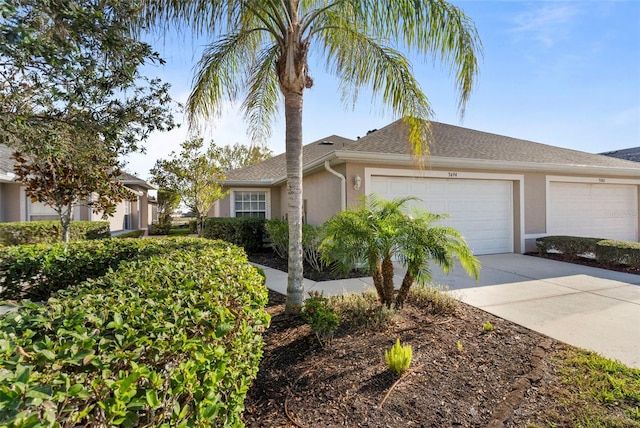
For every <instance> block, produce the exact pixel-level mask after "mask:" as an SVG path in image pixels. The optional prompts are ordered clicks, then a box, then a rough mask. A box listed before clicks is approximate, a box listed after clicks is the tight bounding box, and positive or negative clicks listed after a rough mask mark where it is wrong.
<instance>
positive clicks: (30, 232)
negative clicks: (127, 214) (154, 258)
mask: <svg viewBox="0 0 640 428" xmlns="http://www.w3.org/2000/svg"><path fill="white" fill-rule="evenodd" d="M109 236H110V230H109V222H106V221H73V222H71V227H70V229H69V240H70V241H78V240H86V239H103V238H108V237H109ZM61 237H62V235H61V231H60V222H59V221H54V220H52V221H18V222H9V223H0V243H2V244H3V245H24V244H47V243H49V244H52V243H54V242H58V241H60V239H61Z"/></svg>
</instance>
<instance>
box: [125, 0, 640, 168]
mask: <svg viewBox="0 0 640 428" xmlns="http://www.w3.org/2000/svg"><path fill="white" fill-rule="evenodd" d="M452 3H454V4H455V5H457V6H459V7H461V8H462V9H463V10H464V11H465V13H466V14H467V15H468V16H469V17H471V18H472V19H473V20H474V21H475V23H476V26H477V28H478V32H479V35H480V38H481V40H482V44H483V52H484V54H483V58H482V60H481V64H480V75H479V78H478V80H477V85H476V87H475V90H474V92H473V94H472V96H471V99H470V102H469V104H468V105H467V110H466V114H465V117H464V120H463V121H461V119H460V115H459V113H458V111H457V94H456V91H455V88H454V82H453V80H452V79H450V78H449V75H448V71H446V70H445V69H444V68H443V67H441V65H440V64H439V63H437V62H435V63H434V62H433V61H431V60H427V61H424V60H423V59H417V60H414V62H413V67H414V74H415V76H416V77H417V78H418V80H419V81H420V83H421V85H422V88H423V90H424V92H425V93H426V94H427V96H428V97H429V99H430V101H431V104H432V106H433V109H434V111H435V117H434V118H433V120H436V121H439V122H444V123H449V124H453V125H460V126H464V127H467V128H472V129H477V130H481V131H486V132H491V133H495V134H500V135H507V136H510V137H516V138H522V139H526V140H531V141H536V142H540V143H545V144H551V145H555V146H560V147H566V148H571V149H576V150H582V151H586V152H593V153H598V152H603V151H610V150H615V149H621V148H628V147H635V146H640V1H638V0H631V1H606V0H601V1H597V0H591V1H577V0H576V1H482V0H453V1H452ZM147 41H148V42H149V43H151V44H152V45H153V46H154V47H155V49H156V50H158V52H159V53H160V55H161V56H162V57H164V58H165V60H166V61H167V63H166V65H165V66H163V67H154V68H148V69H146V72H147V74H149V75H157V76H158V77H161V78H163V79H164V80H165V81H167V82H169V83H171V84H172V91H171V92H172V95H173V96H174V98H176V99H177V100H178V101H181V102H184V101H185V100H186V98H187V96H188V94H189V92H190V89H191V80H192V77H193V74H194V72H193V67H194V65H195V64H196V62H197V61H198V59H199V58H200V53H201V52H202V47H203V43H204V42H206V40H201V41H194V40H192V38H191V37H190V35H188V34H182V35H179V36H172V37H171V38H170V39H169V38H163V37H161V36H158V35H155V36H149V37H148V39H147ZM309 66H310V71H311V75H312V77H313V78H314V86H313V88H311V89H309V90H307V91H305V94H304V110H303V114H304V116H303V138H304V142H305V144H306V143H309V142H311V141H314V140H317V139H321V138H323V137H326V136H329V135H331V134H337V135H341V136H344V137H347V138H353V139H355V138H356V137H358V136H363V135H365V134H366V132H367V130H370V129H374V128H381V127H383V126H385V125H387V124H388V123H390V122H392V121H393V120H395V119H396V118H395V117H393V116H392V115H390V114H389V113H388V112H385V108H384V106H383V105H382V104H381V103H376V102H372V99H371V96H370V95H369V94H367V93H366V92H364V91H363V92H362V93H361V96H360V98H359V102H358V104H357V105H355V108H352V106H347V107H345V106H344V105H343V104H342V102H341V101H340V96H339V92H338V87H337V83H336V82H335V79H334V78H333V77H332V76H331V75H328V74H327V73H325V70H324V62H323V61H322V59H321V58H318V57H313V56H312V57H311V58H310V60H309ZM182 123H183V126H182V127H181V128H180V129H177V130H174V131H171V132H169V133H162V134H161V133H157V134H154V135H152V136H151V138H150V139H149V140H148V141H147V144H146V147H147V153H146V154H136V155H131V156H129V158H128V165H127V166H126V169H127V170H128V171H131V172H133V173H135V174H137V175H138V176H139V177H141V178H148V172H149V169H150V168H151V167H152V166H153V164H154V163H155V160H156V159H158V158H167V157H168V156H169V153H170V152H171V151H172V150H175V151H179V148H180V147H179V144H180V142H182V141H183V140H184V139H185V138H186V137H187V126H186V125H187V124H186V122H185V121H184V120H182ZM208 125H209V126H208V127H207V129H206V130H205V131H204V132H203V134H202V135H203V136H204V137H205V139H206V140H211V139H213V140H214V142H215V143H216V144H217V145H226V144H233V143H235V142H242V143H249V139H248V137H247V136H246V127H245V125H244V123H243V120H242V114H241V113H240V112H239V110H238V108H237V106H234V105H228V106H227V107H226V108H225V109H224V111H223V112H221V116H220V117H217V118H212V119H211V121H210V122H209V124H208ZM266 143H267V145H268V146H269V147H270V148H271V149H272V150H273V151H274V153H276V154H278V153H282V152H284V116H283V115H282V114H281V115H280V117H279V119H278V121H277V122H275V123H274V124H273V135H272V138H271V139H270V140H269V141H267V142H266Z"/></svg>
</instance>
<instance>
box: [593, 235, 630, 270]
mask: <svg viewBox="0 0 640 428" xmlns="http://www.w3.org/2000/svg"><path fill="white" fill-rule="evenodd" d="M595 254H596V258H597V259H598V261H600V262H602V263H605V264H616V263H621V264H625V265H629V266H633V267H635V268H638V269H640V242H627V241H615V240H610V239H605V240H602V241H600V242H598V245H596V251H595Z"/></svg>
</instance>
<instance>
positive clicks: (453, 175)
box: [449, 172, 458, 178]
mask: <svg viewBox="0 0 640 428" xmlns="http://www.w3.org/2000/svg"><path fill="white" fill-rule="evenodd" d="M457 176H458V173H457V172H450V173H449V177H453V178H455V177H457Z"/></svg>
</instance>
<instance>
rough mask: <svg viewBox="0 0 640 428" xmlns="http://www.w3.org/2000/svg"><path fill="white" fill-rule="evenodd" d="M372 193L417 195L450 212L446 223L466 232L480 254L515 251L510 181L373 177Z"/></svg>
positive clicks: (438, 209) (431, 206)
mask: <svg viewBox="0 0 640 428" xmlns="http://www.w3.org/2000/svg"><path fill="white" fill-rule="evenodd" d="M368 193H377V194H378V195H380V196H381V197H383V198H385V199H393V198H396V197H403V196H414V197H417V198H420V199H422V202H421V203H420V204H421V205H422V206H423V207H424V208H425V209H426V210H427V211H430V212H432V213H436V214H449V215H450V217H449V218H448V219H447V220H446V221H445V224H446V225H447V226H451V227H453V228H455V229H457V230H458V231H459V232H460V233H462V235H463V236H464V238H465V240H466V241H467V243H468V244H469V247H470V248H471V249H472V250H473V253H474V254H476V255H477V254H496V253H511V252H513V201H512V199H513V191H512V183H511V182H510V181H497V180H464V179H453V180H447V179H432V178H406V177H383V176H372V177H371V189H370V191H369V192H368Z"/></svg>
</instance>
